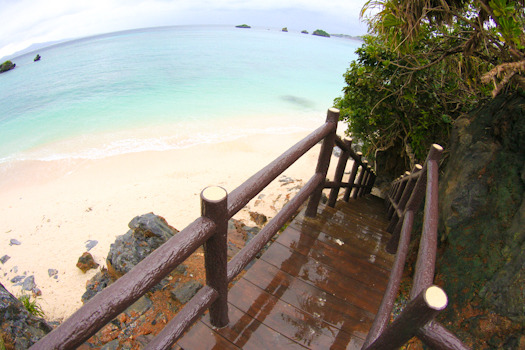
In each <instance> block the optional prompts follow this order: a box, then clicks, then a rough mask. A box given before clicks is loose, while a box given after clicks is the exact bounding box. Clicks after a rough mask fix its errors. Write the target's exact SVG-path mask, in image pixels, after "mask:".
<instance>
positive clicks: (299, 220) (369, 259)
mask: <svg viewBox="0 0 525 350" xmlns="http://www.w3.org/2000/svg"><path fill="white" fill-rule="evenodd" d="M387 225H388V223H387V221H386V218H385V212H384V207H383V202H382V200H380V199H379V198H376V197H373V196H366V197H363V198H360V199H357V200H350V202H349V203H344V202H339V203H338V204H337V205H336V208H335V209H333V208H329V207H326V206H322V205H321V206H320V207H319V210H318V215H317V218H315V219H310V218H306V217H305V216H304V212H301V213H300V214H299V215H298V216H297V217H296V218H295V219H294V220H293V221H292V223H291V224H290V225H289V226H288V227H287V228H286V230H285V231H284V232H282V233H281V234H280V235H279V237H278V239H277V240H276V241H275V242H274V243H273V244H272V245H271V246H270V248H269V249H268V250H267V251H266V252H265V253H264V255H263V256H262V257H261V258H260V259H259V260H258V261H257V262H256V263H255V264H254V265H253V266H252V267H251V268H250V269H249V270H248V272H247V273H246V274H245V275H244V276H243V277H242V278H241V279H240V280H239V281H238V282H237V283H236V284H235V285H234V286H233V287H232V288H231V289H230V292H229V295H228V301H229V318H230V324H229V326H228V327H225V328H222V329H218V330H214V329H213V328H212V327H211V325H210V323H209V316H208V315H207V314H206V315H205V316H204V317H203V318H202V319H201V320H200V321H198V322H196V323H195V325H194V326H193V327H192V328H191V329H190V330H189V331H188V332H187V333H186V335H185V336H184V337H183V338H181V339H180V340H179V341H178V343H177V344H178V346H179V347H180V348H182V349H185V350H193V349H199V350H200V349H239V348H241V349H274V350H276V349H304V348H309V349H360V348H361V346H362V344H363V342H364V339H365V338H366V334H367V332H368V330H369V328H370V327H371V324H372V321H373V318H374V315H375V313H376V312H377V310H378V308H379V304H380V303H381V298H382V296H383V293H384V291H385V289H386V285H387V283H388V276H389V273H390V267H391V266H392V264H393V259H394V257H393V256H392V255H390V254H388V253H386V252H385V244H386V242H387V240H388V238H389V236H390V235H389V234H388V233H387V232H385V229H386V227H387ZM179 347H177V348H179Z"/></svg>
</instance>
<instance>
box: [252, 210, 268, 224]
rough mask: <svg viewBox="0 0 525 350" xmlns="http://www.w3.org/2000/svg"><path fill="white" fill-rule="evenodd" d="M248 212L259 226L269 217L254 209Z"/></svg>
mask: <svg viewBox="0 0 525 350" xmlns="http://www.w3.org/2000/svg"><path fill="white" fill-rule="evenodd" d="M248 213H249V214H250V217H251V218H252V220H253V222H255V223H256V224H257V226H263V225H264V224H266V222H267V221H268V218H267V217H266V215H264V214H261V213H256V212H253V211H250V212H248Z"/></svg>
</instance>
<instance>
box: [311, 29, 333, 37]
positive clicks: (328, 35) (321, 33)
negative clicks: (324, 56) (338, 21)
mask: <svg viewBox="0 0 525 350" xmlns="http://www.w3.org/2000/svg"><path fill="white" fill-rule="evenodd" d="M312 35H317V36H324V37H325V38H329V37H330V34H328V33H327V32H325V31H324V30H322V29H317V30H315V31H314V32H313V33H312Z"/></svg>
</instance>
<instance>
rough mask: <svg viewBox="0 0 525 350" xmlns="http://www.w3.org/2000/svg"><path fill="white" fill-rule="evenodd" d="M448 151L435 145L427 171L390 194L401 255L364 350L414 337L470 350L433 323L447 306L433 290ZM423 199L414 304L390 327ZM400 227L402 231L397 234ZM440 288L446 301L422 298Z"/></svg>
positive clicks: (411, 175) (403, 180) (423, 169)
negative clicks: (441, 164)
mask: <svg viewBox="0 0 525 350" xmlns="http://www.w3.org/2000/svg"><path fill="white" fill-rule="evenodd" d="M442 152H443V148H442V147H441V146H439V145H437V144H434V145H432V147H431V149H430V151H429V154H428V157H427V159H426V161H425V163H424V165H423V166H418V167H415V168H414V169H413V171H412V172H411V173H409V174H405V176H403V177H401V178H399V179H397V180H395V181H394V183H393V184H392V188H393V190H392V191H390V193H389V195H388V198H387V199H388V201H389V204H390V205H389V208H388V209H389V212H391V209H392V208H394V209H395V210H394V211H393V216H392V219H391V220H392V222H395V225H394V227H395V230H396V231H394V233H393V235H392V239H391V241H390V242H389V247H390V248H392V247H394V246H395V248H396V250H397V253H396V257H395V260H394V266H393V268H392V272H391V274H390V278H389V281H388V285H387V289H386V291H385V294H384V295H383V299H382V301H381V305H380V307H379V311H378V312H377V314H376V317H375V319H374V322H373V324H372V328H371V329H370V331H369V332H368V336H367V338H366V340H365V343H364V345H363V347H362V349H364V350H372V349H385V348H397V347H399V346H401V345H403V344H404V343H406V342H407V341H408V340H410V339H411V338H412V337H414V336H417V337H419V338H420V339H421V340H422V341H423V342H425V343H426V344H427V345H430V346H432V347H433V348H435V349H458V350H460V349H461V350H465V349H468V347H467V346H465V344H463V343H462V342H461V340H459V339H458V338H457V337H456V336H455V335H454V334H453V333H451V332H449V331H448V330H446V328H444V327H443V326H442V325H440V324H439V323H438V322H436V321H434V320H433V319H434V317H435V316H437V314H438V313H439V312H440V311H441V310H443V309H444V308H445V307H446V294H445V292H444V291H443V290H442V289H441V288H439V287H436V286H433V282H434V269H435V261H436V251H437V226H438V217H439V213H438V161H439V159H440V158H441V154H442ZM423 196H424V197H425V208H424V219H423V232H422V235H421V239H420V243H419V250H418V259H417V263H416V269H415V273H414V278H413V285H412V289H411V292H410V299H411V302H410V303H409V304H408V305H407V307H406V308H405V309H404V310H403V311H402V312H401V314H400V315H399V316H398V317H397V318H396V319H395V320H394V322H392V323H391V324H390V325H389V324H388V323H389V320H390V317H391V314H392V309H393V306H394V302H395V299H396V297H397V294H398V292H399V285H400V283H401V278H402V275H403V270H404V266H405V261H406V257H407V254H408V250H409V245H410V235H411V231H412V226H413V222H414V214H415V211H416V210H417V209H418V207H419V205H420V203H421V201H422V199H423ZM391 226H392V225H391ZM398 227H399V231H397V230H398ZM396 232H399V233H398V235H397V236H395V235H394V234H395V233H396ZM392 242H393V243H392ZM437 289H439V292H437V294H438V295H440V296H439V297H437V299H436V300H437V301H436V302H435V303H434V301H433V300H428V299H425V298H423V299H422V296H424V295H427V294H428V293H429V291H430V290H434V291H435V290H437Z"/></svg>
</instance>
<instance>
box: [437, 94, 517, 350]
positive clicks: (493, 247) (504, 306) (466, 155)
mask: <svg viewBox="0 0 525 350" xmlns="http://www.w3.org/2000/svg"><path fill="white" fill-rule="evenodd" d="M524 114H525V97H524V96H522V95H519V94H517V93H516V94H512V95H501V96H499V97H497V98H496V99H494V100H493V101H491V102H489V103H487V104H485V105H483V106H481V107H479V108H478V109H476V110H474V111H472V112H471V113H470V114H469V115H468V116H466V117H464V118H460V119H458V120H457V121H456V123H455V128H454V131H453V134H452V138H451V143H450V147H449V158H448V162H447V164H446V166H445V167H444V174H443V175H442V177H441V180H440V217H441V229H440V231H441V240H442V242H441V251H442V252H443V254H442V255H441V257H440V260H439V261H438V281H440V282H443V286H444V287H445V290H446V291H447V293H448V294H449V297H450V300H451V302H450V304H451V305H452V306H451V307H449V310H448V311H447V312H448V314H447V315H446V318H447V319H448V320H449V321H450V322H451V325H452V327H454V328H456V331H459V332H460V333H462V334H460V336H462V337H463V338H467V339H470V340H471V341H474V343H475V344H477V346H479V348H481V349H485V348H505V349H523V348H525V336H524V335H523V334H525V201H524V200H523V194H524V190H525V115H524ZM476 348H478V347H476Z"/></svg>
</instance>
